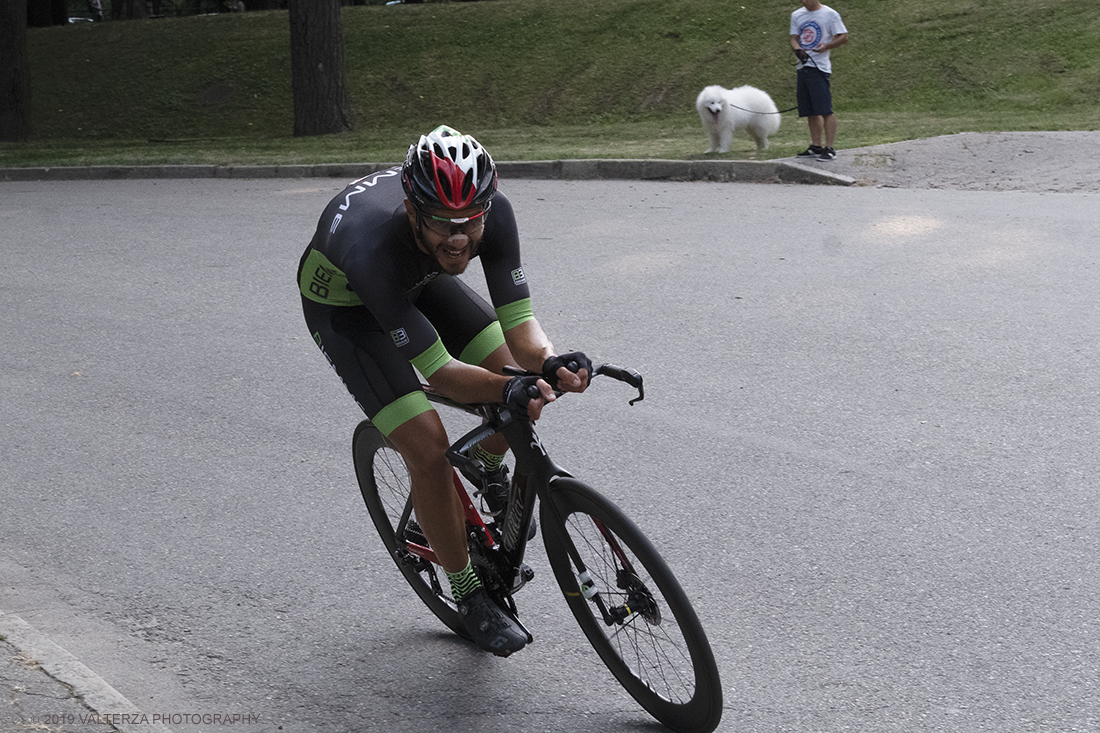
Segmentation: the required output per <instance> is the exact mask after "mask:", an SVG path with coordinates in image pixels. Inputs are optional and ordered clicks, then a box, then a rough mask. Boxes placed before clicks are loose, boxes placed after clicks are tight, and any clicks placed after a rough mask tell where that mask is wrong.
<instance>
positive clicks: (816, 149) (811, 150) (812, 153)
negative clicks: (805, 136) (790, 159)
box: [794, 145, 825, 158]
mask: <svg viewBox="0 0 1100 733" xmlns="http://www.w3.org/2000/svg"><path fill="white" fill-rule="evenodd" d="M824 152H825V148H823V147H821V146H820V145H811V146H810V147H808V148H806V149H805V150H803V151H802V152H801V153H799V154H798V155H796V156H794V157H796V158H816V157H818V156H820V155H821V154H822V153H824Z"/></svg>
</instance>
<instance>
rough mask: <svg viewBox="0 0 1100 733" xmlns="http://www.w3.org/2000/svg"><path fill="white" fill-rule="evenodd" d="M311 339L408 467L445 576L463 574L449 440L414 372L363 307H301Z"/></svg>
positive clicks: (464, 554)
mask: <svg viewBox="0 0 1100 733" xmlns="http://www.w3.org/2000/svg"><path fill="white" fill-rule="evenodd" d="M302 307H303V311H304V313H305V318H306V323H307V325H308V326H309V329H310V332H311V333H312V334H313V339H314V341H315V342H316V343H317V345H318V346H319V347H320V349H321V351H322V352H323V353H324V354H325V357H326V358H327V359H328V361H329V364H331V365H332V368H333V369H335V370H336V373H337V374H338V375H340V378H341V379H343V380H344V385H345V386H346V387H347V389H348V391H349V392H350V393H351V395H352V396H353V397H354V398H355V401H356V402H357V403H358V404H359V407H360V408H361V409H362V410H363V412H365V413H366V414H367V417H369V418H370V420H371V422H372V423H374V425H375V427H377V428H378V429H379V430H380V431H381V432H382V434H383V435H386V436H387V437H388V438H389V439H390V440H391V441H392V442H393V444H394V446H395V447H396V448H397V450H398V452H399V453H401V457H402V459H403V460H404V461H405V465H406V466H407V467H408V470H409V475H410V478H411V485H412V497H413V506H414V509H415V511H416V516H417V521H418V522H420V523H421V528H422V529H423V530H424V534H425V536H426V537H427V538H428V542H429V543H430V544H431V545H432V549H433V550H435V552H436V556H437V557H438V558H439V561H440V564H441V565H442V566H443V569H444V570H447V571H450V572H457V571H460V570H462V569H463V568H465V567H466V563H467V561H468V560H469V556H468V554H467V551H466V539H465V534H466V533H465V522H464V519H463V514H462V505H461V502H460V501H459V500H458V496H457V495H456V494H455V491H454V486H453V485H452V483H451V476H452V472H451V465H450V464H449V463H448V462H447V458H446V451H447V448H448V446H449V442H448V440H447V433H446V430H445V429H444V427H443V423H442V422H441V421H440V419H439V415H438V414H437V413H436V412H435V410H434V409H432V407H431V405H430V404H429V403H428V400H427V398H426V397H425V396H424V393H423V390H421V388H420V379H419V378H418V377H417V376H416V372H415V371H413V368H412V366H411V365H410V364H409V363H408V361H407V360H406V359H405V357H404V356H402V355H401V353H400V352H399V351H398V350H397V347H396V346H394V345H393V340H392V339H391V338H390V337H389V335H388V334H386V333H385V332H384V331H383V330H382V328H381V326H379V325H378V323H377V321H376V320H375V319H374V317H373V316H371V314H370V312H369V311H368V310H367V309H366V308H365V307H362V306H358V307H335V306H327V305H321V304H319V303H314V302H313V301H311V300H308V299H306V298H303V299H302Z"/></svg>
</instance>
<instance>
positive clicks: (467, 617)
mask: <svg viewBox="0 0 1100 733" xmlns="http://www.w3.org/2000/svg"><path fill="white" fill-rule="evenodd" d="M458 613H459V615H460V616H461V617H462V623H463V625H465V627H466V631H467V632H468V633H469V634H470V638H471V639H473V641H474V643H475V644H477V645H478V647H479V648H480V649H481V650H482V651H486V652H491V653H493V654H495V655H497V656H498V657H507V656H509V655H510V654H513V653H514V652H518V651H519V650H520V649H522V648H523V647H525V646H527V642H528V637H527V633H526V632H525V631H523V629H521V628H520V626H519V625H518V624H517V623H516V622H515V621H513V620H512V619H510V618H508V615H507V614H505V613H504V611H502V610H500V608H499V607H498V606H497V604H495V603H493V600H492V599H491V598H489V594H488V593H486V592H485V589H484V588H478V589H477V590H476V591H474V592H473V593H472V594H471V595H470V596H469V597H468V598H465V599H463V600H462V602H461V603H459V604H458Z"/></svg>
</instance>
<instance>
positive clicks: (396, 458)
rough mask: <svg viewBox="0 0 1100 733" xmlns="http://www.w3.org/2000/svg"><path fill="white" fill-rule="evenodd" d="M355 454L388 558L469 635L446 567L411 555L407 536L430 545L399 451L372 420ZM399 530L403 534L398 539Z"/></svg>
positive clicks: (446, 619)
mask: <svg viewBox="0 0 1100 733" xmlns="http://www.w3.org/2000/svg"><path fill="white" fill-rule="evenodd" d="M353 452H354V457H355V474H356V477H357V478H358V479H359V489H360V491H361V492H362V494H363V501H364V502H365V503H366V505H367V510H368V511H369V512H370V515H371V520H372V521H373V522H374V526H375V528H376V529H377V530H378V534H379V535H380V536H381V537H382V542H383V543H384V544H385V545H386V549H387V550H388V551H389V553H390V557H392V558H393V559H394V561H395V562H396V563H397V567H398V569H400V570H401V574H402V575H404V576H405V580H407V581H408V583H409V585H410V586H412V589H413V590H414V591H416V594H417V596H419V597H420V600H422V601H423V602H424V604H425V605H427V607H428V608H429V609H430V610H431V612H432V613H434V614H435V615H436V616H437V617H438V618H439V620H440V621H442V622H443V623H444V624H446V626H447V628H449V629H450V630H451V631H453V632H455V633H456V634H458V635H459V636H463V637H466V636H467V632H466V629H465V627H464V626H463V624H462V619H461V617H460V616H459V615H458V611H457V608H456V606H455V603H454V600H453V599H452V598H451V597H450V586H449V584H448V582H447V578H446V577H445V575H444V574H443V570H442V568H439V567H437V566H436V565H433V564H432V563H430V562H428V561H427V560H424V559H422V558H419V557H416V556H415V555H412V554H411V553H409V552H408V550H407V549H406V541H407V540H411V541H413V542H416V543H417V544H421V545H426V544H427V540H425V539H424V538H423V535H422V534H420V533H419V527H418V526H417V525H416V522H415V520H416V517H415V515H413V514H412V509H411V503H410V500H409V497H410V495H411V492H412V484H411V482H410V480H409V472H408V469H407V468H406V467H405V461H404V460H403V459H402V458H401V454H400V453H398V452H397V451H396V450H394V448H392V447H391V446H390V445H389V444H388V443H387V442H386V439H385V438H384V437H383V436H382V434H381V433H380V432H378V429H377V428H375V427H374V426H373V425H371V423H370V422H369V421H363V422H362V423H360V425H359V427H358V428H357V429H356V431H355V438H354V440H353ZM406 513H407V514H408V516H406ZM410 520H411V521H410ZM399 531H401V533H402V534H401V537H400V539H399V537H398V534H397V533H398V532H399Z"/></svg>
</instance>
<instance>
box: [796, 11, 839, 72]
mask: <svg viewBox="0 0 1100 733" xmlns="http://www.w3.org/2000/svg"><path fill="white" fill-rule="evenodd" d="M847 32H848V29H847V28H845V27H844V21H843V20H841V19H840V13H838V12H836V11H835V10H833V9H832V8H830V7H829V6H828V5H822V6H821V7H820V8H818V9H817V10H813V11H810V10H806V8H799V9H798V10H796V11H794V12H793V13H791V35H792V36H798V44H799V46H801V47H802V50H803V51H805V52H806V53H808V54H810V61H808V62H806V63H805V64H803V63H802V62H799V64H798V68H800V69H801V68H802V67H803V66H809V67H811V68H813V67H815V66H816V67H817V68H818V69H821V70H822V71H824V72H825V73H826V74H831V73H833V64H832V62H831V61H830V60H829V52H828V51H824V52H822V53H818V52H816V51H812V50H811V49H813V48H815V47H817V46H820V45H821V44H823V43H829V42H831V41H832V40H833V38H835V37H836V36H838V35H840V34H841V33H847Z"/></svg>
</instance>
